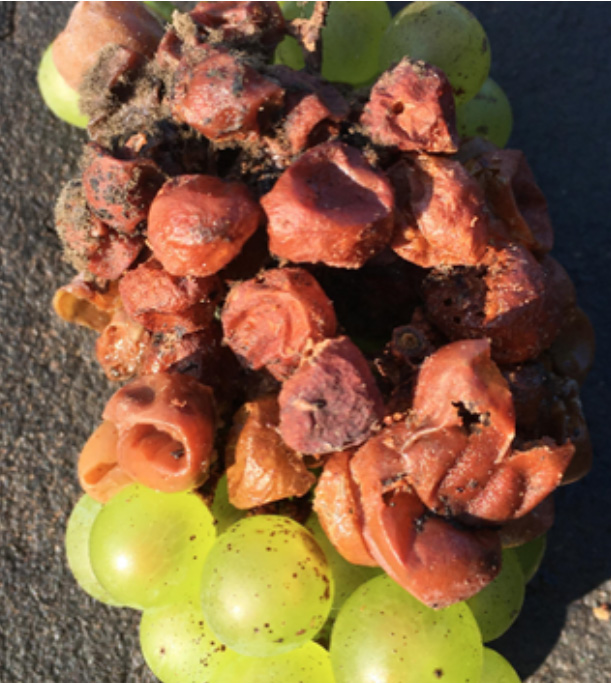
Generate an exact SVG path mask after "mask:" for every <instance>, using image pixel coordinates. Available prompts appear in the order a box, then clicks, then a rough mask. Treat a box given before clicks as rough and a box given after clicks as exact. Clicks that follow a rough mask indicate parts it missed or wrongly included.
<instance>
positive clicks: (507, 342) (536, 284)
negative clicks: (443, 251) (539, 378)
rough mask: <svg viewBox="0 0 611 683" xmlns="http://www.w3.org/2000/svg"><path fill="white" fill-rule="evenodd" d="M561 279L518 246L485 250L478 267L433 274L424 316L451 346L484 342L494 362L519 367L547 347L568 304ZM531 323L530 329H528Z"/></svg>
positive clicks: (426, 285) (426, 286)
mask: <svg viewBox="0 0 611 683" xmlns="http://www.w3.org/2000/svg"><path fill="white" fill-rule="evenodd" d="M565 285H566V279H565V278H564V276H562V275H561V273H560V272H559V270H558V269H557V268H556V267H555V265H554V263H553V262H552V261H551V257H547V256H546V257H545V259H544V260H543V262H542V263H539V262H538V261H537V260H536V259H535V257H534V256H533V255H532V254H531V253H530V252H529V251H528V250H527V249H526V248H525V247H523V246H521V245H519V244H508V245H506V246H499V247H492V246H490V247H488V249H487V252H486V255H485V257H484V259H483V260H482V263H481V267H475V268H468V269H467V268H464V269H463V268H460V267H459V268H457V269H454V270H443V271H442V270H439V271H433V272H432V274H431V275H429V277H428V278H427V279H426V280H425V283H424V299H425V304H426V315H427V317H428V319H429V320H430V321H431V322H433V323H434V324H435V325H436V326H437V327H438V328H439V329H440V330H441V331H442V332H443V333H444V334H446V335H447V336H448V337H449V338H450V339H451V340H456V339H469V338H470V339H477V338H488V339H490V341H491V343H492V357H493V359H494V360H495V361H496V362H499V363H504V364H509V363H521V362H524V361H526V360H529V359H533V358H536V357H537V356H538V355H539V354H540V353H541V351H543V350H544V349H546V348H547V347H549V346H550V345H551V343H552V341H553V339H554V337H555V336H556V334H557V333H558V330H559V329H560V325H561V323H562V318H563V315H564V312H565V310H566V308H567V306H568V305H569V304H570V300H569V301H567V300H566V299H565V296H564V295H560V292H559V288H560V287H562V291H564V292H566V291H568V290H570V287H566V286H565ZM533 321H536V324H533Z"/></svg>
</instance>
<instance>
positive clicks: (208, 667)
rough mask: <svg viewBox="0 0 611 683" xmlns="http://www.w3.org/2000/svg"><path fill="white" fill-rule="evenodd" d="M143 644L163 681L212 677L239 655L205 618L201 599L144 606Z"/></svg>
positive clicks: (184, 682) (200, 682)
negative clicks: (216, 633)
mask: <svg viewBox="0 0 611 683" xmlns="http://www.w3.org/2000/svg"><path fill="white" fill-rule="evenodd" d="M140 647H141V649H142V654H143V655H144V659H145V661H146V663H147V664H148V667H149V668H150V669H151V671H152V672H153V673H154V674H155V676H157V678H158V679H159V680H160V681H162V683H204V682H205V681H210V680H213V678H214V676H215V675H216V673H217V672H218V671H219V670H220V668H221V667H222V666H224V665H225V663H226V662H227V661H230V660H231V659H232V658H233V657H237V656H238V655H236V654H235V653H233V652H231V650H228V649H227V648H226V647H225V646H224V645H223V644H222V643H220V642H218V641H217V640H215V638H214V634H213V633H212V632H211V631H210V628H209V627H208V626H207V625H206V622H205V621H204V615H203V614H202V609H201V606H200V605H199V600H197V601H195V602H181V603H175V604H172V605H166V606H165V607H157V608H155V609H148V610H145V611H144V612H143V614H142V619H141V620H140Z"/></svg>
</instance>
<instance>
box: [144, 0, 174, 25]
mask: <svg viewBox="0 0 611 683" xmlns="http://www.w3.org/2000/svg"><path fill="white" fill-rule="evenodd" d="M144 4H145V5H146V6H147V8H148V9H149V10H150V12H151V13H152V14H154V15H155V16H156V17H157V19H159V20H160V21H162V22H164V21H172V14H173V13H174V10H175V9H176V7H175V6H174V3H173V2H164V0H159V2H155V1H154V0H150V1H149V0H144Z"/></svg>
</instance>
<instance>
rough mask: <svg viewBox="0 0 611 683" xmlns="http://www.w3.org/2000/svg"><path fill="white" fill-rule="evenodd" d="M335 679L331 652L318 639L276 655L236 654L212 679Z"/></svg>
mask: <svg viewBox="0 0 611 683" xmlns="http://www.w3.org/2000/svg"><path fill="white" fill-rule="evenodd" d="M231 681H235V682H236V683H293V682H297V681H299V683H335V678H334V677H333V669H332V668H331V659H330V657H329V653H328V652H327V651H326V650H325V649H324V648H323V647H321V646H320V645H317V644H316V643H306V644H305V645H302V646H301V647H299V648H297V649H296V650H291V652H285V653H283V654H281V655H275V656H273V657H244V656H243V655H234V656H233V657H232V658H231V659H230V660H229V663H228V665H227V666H225V667H223V669H221V671H220V672H219V675H218V679H211V682H210V683H230V682H231Z"/></svg>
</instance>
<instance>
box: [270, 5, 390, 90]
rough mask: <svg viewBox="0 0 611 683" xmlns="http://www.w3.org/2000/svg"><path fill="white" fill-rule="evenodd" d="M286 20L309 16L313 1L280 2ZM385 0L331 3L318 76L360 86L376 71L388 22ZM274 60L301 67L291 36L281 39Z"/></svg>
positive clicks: (301, 57) (376, 73)
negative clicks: (381, 42)
mask: <svg viewBox="0 0 611 683" xmlns="http://www.w3.org/2000/svg"><path fill="white" fill-rule="evenodd" d="M279 5H280V8H281V9H282V13H283V15H284V17H285V18H286V19H297V18H304V17H309V16H310V15H311V14H312V9H313V7H314V3H313V2H308V3H306V4H305V6H300V3H298V2H280V3H279ZM390 19H391V15H390V11H389V9H388V5H387V4H386V3H385V2H332V3H331V5H330V9H329V14H328V16H327V22H326V24H325V27H324V28H323V30H322V58H323V59H322V75H323V77H324V78H326V79H327V80H328V81H338V82H340V83H349V84H351V85H357V86H358V85H362V84H364V83H367V82H368V81H370V80H372V79H374V78H375V77H376V76H377V75H378V74H379V73H380V71H381V70H380V69H379V68H378V55H379V51H380V41H381V39H382V36H383V34H384V31H385V30H386V27H387V26H388V24H389V23H390ZM276 61H277V62H279V63H280V64H286V65H287V66H290V67H291V68H293V69H303V67H304V61H303V53H302V51H301V48H300V47H299V44H298V43H297V41H296V40H295V39H294V38H290V37H288V38H285V39H284V40H283V41H282V42H281V43H280V45H279V46H278V49H277V50H276Z"/></svg>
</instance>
